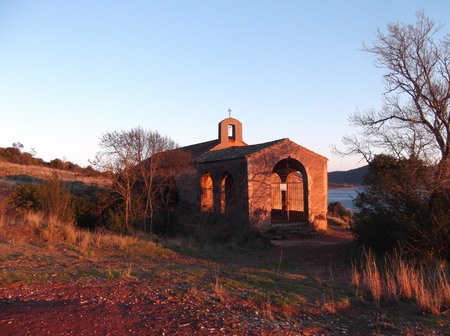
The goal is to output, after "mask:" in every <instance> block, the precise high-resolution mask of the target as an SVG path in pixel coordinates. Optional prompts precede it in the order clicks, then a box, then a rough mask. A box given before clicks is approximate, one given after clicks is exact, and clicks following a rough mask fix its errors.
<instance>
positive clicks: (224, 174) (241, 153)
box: [178, 117, 328, 230]
mask: <svg viewBox="0 0 450 336" xmlns="http://www.w3.org/2000/svg"><path fill="white" fill-rule="evenodd" d="M180 149H181V150H183V151H186V152H188V153H190V155H191V156H192V159H193V160H194V165H192V172H191V173H190V174H189V175H188V176H189V177H188V178H185V179H183V181H180V183H179V184H178V188H179V191H178V193H179V195H178V196H179V200H180V201H181V202H182V203H184V204H189V205H190V206H192V207H194V208H197V209H198V210H200V211H202V212H211V213H219V214H220V213H222V214H226V213H228V212H238V213H239V214H240V215H241V216H242V217H241V218H242V219H244V220H252V221H253V222H256V225H257V228H258V229H260V230H267V229H269V228H270V227H271V225H273V224H277V223H308V224H309V225H311V227H312V228H313V229H315V230H326V228H327V220H326V214H327V190H328V189H327V188H328V186H327V184H328V181H327V178H328V177H327V161H328V159H327V158H326V157H324V156H322V155H319V154H317V153H315V152H313V151H311V150H308V149H306V148H304V147H302V146H300V145H298V144H296V143H295V142H293V141H291V140H289V139H287V138H285V139H279V140H274V141H270V142H265V143H260V144H256V145H248V144H247V143H245V142H244V139H243V132H242V123H241V122H240V121H239V120H237V119H234V118H231V117H230V118H227V119H224V120H222V121H221V122H220V123H219V130H218V138H217V139H215V140H211V141H207V142H202V143H198V144H195V145H191V146H186V147H182V148H180Z"/></svg>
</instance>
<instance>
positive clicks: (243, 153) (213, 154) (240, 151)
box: [182, 139, 286, 163]
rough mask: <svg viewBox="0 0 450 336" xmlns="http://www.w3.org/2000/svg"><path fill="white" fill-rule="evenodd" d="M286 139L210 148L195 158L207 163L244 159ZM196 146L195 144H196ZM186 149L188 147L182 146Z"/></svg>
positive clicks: (199, 161)
mask: <svg viewBox="0 0 450 336" xmlns="http://www.w3.org/2000/svg"><path fill="white" fill-rule="evenodd" d="M284 140H286V139H279V140H274V141H269V142H264V143H260V144H256V145H247V146H236V147H228V148H223V149H217V150H210V151H206V152H204V154H203V155H200V156H199V157H196V158H195V162H197V163H205V162H214V161H224V160H233V159H242V158H246V157H248V156H250V155H252V154H254V153H257V152H259V151H261V150H263V149H265V148H268V147H272V146H273V145H275V144H277V143H279V142H282V141H284ZM194 146H195V145H194ZM182 149H183V150H185V149H186V148H185V147H184V148H182Z"/></svg>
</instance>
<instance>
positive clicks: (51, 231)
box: [23, 212, 168, 255]
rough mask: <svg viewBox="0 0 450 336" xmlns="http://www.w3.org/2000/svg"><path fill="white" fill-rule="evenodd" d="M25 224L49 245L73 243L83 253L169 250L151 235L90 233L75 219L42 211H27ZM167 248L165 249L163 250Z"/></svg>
mask: <svg viewBox="0 0 450 336" xmlns="http://www.w3.org/2000/svg"><path fill="white" fill-rule="evenodd" d="M23 224H24V225H25V227H28V228H29V231H30V232H31V233H32V235H34V236H35V237H36V238H39V239H41V240H42V241H43V242H44V244H45V246H46V247H47V248H52V247H54V246H55V245H58V244H74V245H75V246H76V247H77V249H78V251H79V252H80V253H81V254H86V253H87V251H88V250H89V249H93V248H98V249H106V250H111V249H113V250H126V249H129V248H131V249H134V250H139V251H140V252H142V253H144V254H149V255H152V254H156V255H160V254H162V253H167V252H168V251H167V250H164V249H163V248H162V247H161V246H160V245H158V244H156V243H154V242H152V241H151V240H150V237H149V238H148V239H144V238H143V237H140V238H138V237H133V236H120V235H117V234H113V233H109V232H101V231H97V232H90V231H87V230H82V229H79V228H77V227H76V226H75V224H74V223H73V222H66V223H63V222H60V221H58V220H57V219H56V218H53V217H51V218H49V219H45V217H44V216H43V215H42V214H40V213H35V212H28V213H26V214H25V216H24V219H23ZM163 250H164V251H163Z"/></svg>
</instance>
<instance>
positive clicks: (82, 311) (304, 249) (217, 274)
mask: <svg viewBox="0 0 450 336" xmlns="http://www.w3.org/2000/svg"><path fill="white" fill-rule="evenodd" d="M350 241H351V236H350V235H349V233H348V232H347V231H346V230H345V229H343V228H341V227H337V226H336V227H333V228H332V230H330V232H329V233H328V234H325V235H321V236H317V237H314V238H311V239H298V240H289V241H287V240H284V241H274V242H273V244H274V247H273V248H271V249H268V250H261V251H254V252H241V253H234V254H229V253H225V252H224V254H223V255H222V256H220V255H218V256H216V257H214V258H210V257H205V258H201V257H199V256H195V257H192V256H189V255H188V254H183V253H176V254H171V255H168V256H162V257H160V258H156V259H152V260H151V261H149V262H146V261H145V260H142V258H141V259H137V258H135V259H133V260H132V262H133V264H131V261H130V269H129V272H128V274H121V275H120V276H114V274H113V273H114V270H116V269H118V268H117V267H118V266H117V265H119V264H121V265H123V262H124V260H120V258H119V259H115V260H114V261H111V260H109V261H106V260H107V259H105V258H99V257H98V255H97V256H95V258H94V257H92V256H91V257H89V256H85V257H78V258H76V257H75V256H74V257H73V258H72V259H73V264H71V263H70V262H69V261H67V260H68V259H64V261H63V262H60V263H58V264H57V265H56V264H54V265H48V264H46V265H43V264H42V260H43V259H45V258H46V257H45V256H46V254H45V253H42V254H41V257H40V258H29V257H26V254H25V252H22V253H20V252H17V251H16V252H14V254H8V253H10V252H8V250H7V247H8V245H7V244H3V245H2V246H3V247H2V249H0V252H1V254H2V255H3V257H2V259H1V260H2V261H1V262H0V271H3V272H8V271H10V270H11V269H12V268H20V267H22V268H30V269H33V268H35V269H36V272H40V271H42V272H43V271H45V272H47V274H48V279H46V280H45V281H36V282H33V281H10V282H8V283H5V282H3V283H2V284H0V287H1V288H0V335H5V336H7V335H197V334H198V335H222V334H223V335H450V327H449V326H450V321H449V318H448V316H442V318H435V319H433V321H432V322H431V323H430V322H429V321H428V322H427V318H428V317H424V316H422V315H420V314H419V313H418V312H417V310H416V309H415V307H414V306H413V305H411V304H410V303H405V304H399V305H397V306H395V307H384V308H383V309H377V308H374V307H372V306H371V305H370V303H367V304H362V303H358V302H357V301H356V299H355V298H354V297H353V296H352V293H351V289H350V285H349V278H350V276H349V271H350V259H349V255H348V246H347V244H348V243H349V242H350ZM11 253H12V252H11ZM52 253H53V252H52ZM66 253H68V252H66ZM49 258H50V257H49ZM52 260H53V259H52ZM280 260H281V263H280ZM88 261H89V263H88ZM94 261H95V265H94ZM126 262H128V259H127V261H126ZM54 263H56V261H54ZM82 263H84V264H83V265H84V266H83V267H85V268H86V267H87V268H88V267H92V268H93V269H94V268H95V269H98V267H99V265H98V264H99V263H104V269H109V270H110V272H111V277H108V276H104V275H100V274H98V275H97V276H95V273H94V272H93V274H91V275H90V276H86V277H80V276H79V275H78V276H77V277H76V278H75V279H70V277H61V278H60V277H59V274H60V273H63V272H66V273H67V272H68V273H69V274H70V272H69V271H68V269H72V270H75V269H76V267H78V266H77V265H81V264H82ZM114 263H117V265H115V264H114ZM89 265H91V266H89ZM131 265H133V266H131ZM163 265H164V267H163ZM268 265H269V266H268ZM270 265H271V266H270ZM116 266H117V267H116ZM270 267H272V270H270ZM40 268H42V269H40ZM74 272H75V271H74ZM125 273H126V272H125ZM281 278H282V279H281ZM258 281H259V282H258ZM250 283H251V284H252V285H251V286H250ZM258 288H259V289H258ZM281 292H283V293H287V292H289V293H297V294H290V295H291V296H289V300H291V301H289V300H288V299H286V298H284V299H283V300H284V301H280V300H281V299H280V297H281V296H277V294H276V293H281ZM303 293H307V294H305V296H303Z"/></svg>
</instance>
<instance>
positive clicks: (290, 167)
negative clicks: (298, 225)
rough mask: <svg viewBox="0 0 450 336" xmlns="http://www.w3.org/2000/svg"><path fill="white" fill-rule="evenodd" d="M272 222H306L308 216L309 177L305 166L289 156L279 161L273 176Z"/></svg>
mask: <svg viewBox="0 0 450 336" xmlns="http://www.w3.org/2000/svg"><path fill="white" fill-rule="evenodd" d="M271 184H272V210H271V215H272V216H271V217H272V223H290V222H304V221H307V218H308V179H307V176H306V170H305V167H304V166H303V165H302V164H301V163H300V162H299V161H297V160H295V159H292V158H290V157H288V158H287V159H283V160H281V161H279V162H278V163H277V164H276V165H275V167H274V169H273V171H272V177H271Z"/></svg>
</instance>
